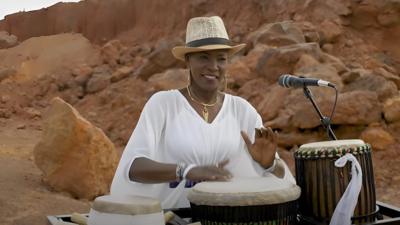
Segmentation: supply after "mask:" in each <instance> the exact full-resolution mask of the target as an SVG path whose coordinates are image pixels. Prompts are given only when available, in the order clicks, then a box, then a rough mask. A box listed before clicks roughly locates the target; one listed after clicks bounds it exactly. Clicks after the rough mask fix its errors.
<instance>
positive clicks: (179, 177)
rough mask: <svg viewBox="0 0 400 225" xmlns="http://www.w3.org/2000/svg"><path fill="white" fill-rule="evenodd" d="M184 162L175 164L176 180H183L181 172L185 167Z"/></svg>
mask: <svg viewBox="0 0 400 225" xmlns="http://www.w3.org/2000/svg"><path fill="white" fill-rule="evenodd" d="M186 167H187V166H186V164H185V163H184V162H180V163H178V164H177V165H176V170H175V176H176V180H177V181H181V180H183V173H184V172H185V169H186Z"/></svg>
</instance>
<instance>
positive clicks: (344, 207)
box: [329, 153, 362, 225]
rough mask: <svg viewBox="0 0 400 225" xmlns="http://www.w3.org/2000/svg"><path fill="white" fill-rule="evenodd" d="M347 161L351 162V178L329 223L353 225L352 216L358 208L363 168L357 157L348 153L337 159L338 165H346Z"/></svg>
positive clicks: (332, 224)
mask: <svg viewBox="0 0 400 225" xmlns="http://www.w3.org/2000/svg"><path fill="white" fill-rule="evenodd" d="M347 161H350V162H351V180H350V183H349V185H348V186H347V188H346V191H345V192H344V194H343V196H342V198H340V200H339V203H338V204H337V206H336V208H335V211H334V212H333V215H332V219H331V222H330V224H329V225H351V217H352V216H353V214H354V209H355V208H356V205H357V201H358V195H359V194H360V191H361V185H362V170H361V166H360V163H358V161H357V159H356V157H354V156H353V155H352V154H350V153H347V154H346V155H344V156H342V157H340V158H339V159H337V160H336V161H335V166H336V167H344V166H345V165H346V163H347Z"/></svg>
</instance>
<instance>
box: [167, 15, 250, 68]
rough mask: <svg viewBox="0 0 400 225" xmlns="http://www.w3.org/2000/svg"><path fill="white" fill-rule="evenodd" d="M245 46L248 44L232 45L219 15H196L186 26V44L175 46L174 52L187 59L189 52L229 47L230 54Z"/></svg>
mask: <svg viewBox="0 0 400 225" xmlns="http://www.w3.org/2000/svg"><path fill="white" fill-rule="evenodd" d="M245 46H246V44H239V45H234V46H232V45H231V43H230V40H229V37H228V33H227V32H226V29H225V26H224V22H223V21H222V19H221V18H220V17H219V16H212V17H194V18H192V19H190V20H189V22H188V24H187V27H186V45H185V46H176V47H174V48H173V49H172V54H173V55H174V56H175V58H177V59H179V60H182V61H185V55H186V54H188V53H192V52H203V51H210V50H217V49H227V50H228V55H233V54H235V53H237V52H238V51H240V50H241V49H242V48H244V47H245Z"/></svg>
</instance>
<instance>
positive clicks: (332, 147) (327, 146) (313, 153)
mask: <svg viewBox="0 0 400 225" xmlns="http://www.w3.org/2000/svg"><path fill="white" fill-rule="evenodd" d="M369 152H371V146H370V145H369V144H366V143H365V142H364V141H363V140H360V139H349V140H335V141H322V142H313V143H308V144H304V145H302V146H300V148H299V149H298V150H297V151H296V152H295V154H294V156H295V158H303V159H318V158H339V157H341V156H343V155H345V154H346V153H352V154H353V155H357V154H364V153H369Z"/></svg>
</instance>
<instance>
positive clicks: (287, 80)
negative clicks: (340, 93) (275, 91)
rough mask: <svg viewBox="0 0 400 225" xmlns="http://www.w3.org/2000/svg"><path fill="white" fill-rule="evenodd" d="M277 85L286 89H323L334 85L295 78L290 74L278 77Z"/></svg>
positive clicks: (323, 81)
mask: <svg viewBox="0 0 400 225" xmlns="http://www.w3.org/2000/svg"><path fill="white" fill-rule="evenodd" d="M278 83H279V85H281V86H282V87H286V88H291V87H293V88H299V87H304V86H324V87H328V86H329V87H333V88H334V87H335V85H334V84H332V83H329V82H328V81H325V80H319V79H314V78H305V77H296V76H293V75H290V74H284V75H282V76H280V77H279V80H278Z"/></svg>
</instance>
